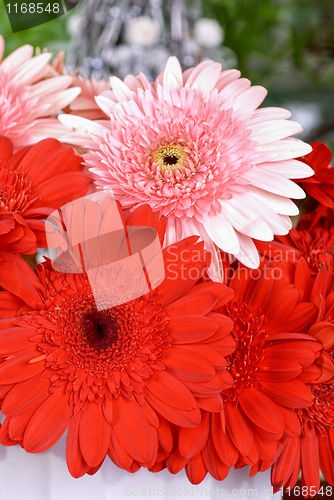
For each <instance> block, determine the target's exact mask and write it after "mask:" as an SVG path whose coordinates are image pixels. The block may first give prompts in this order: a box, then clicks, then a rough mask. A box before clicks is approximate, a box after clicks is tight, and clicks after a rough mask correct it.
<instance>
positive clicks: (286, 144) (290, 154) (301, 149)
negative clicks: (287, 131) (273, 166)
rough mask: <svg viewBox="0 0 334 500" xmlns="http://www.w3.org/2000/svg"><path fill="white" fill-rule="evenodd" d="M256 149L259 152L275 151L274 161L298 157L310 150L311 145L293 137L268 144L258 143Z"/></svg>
mask: <svg viewBox="0 0 334 500" xmlns="http://www.w3.org/2000/svg"><path fill="white" fill-rule="evenodd" d="M256 149H257V150H258V151H259V152H262V151H269V152H273V153H275V158H274V159H275V161H281V160H290V159H291V158H299V157H300V156H304V155H307V154H308V153H310V152H311V151H312V147H311V146H310V145H309V144H306V142H303V141H301V140H300V139H295V138H293V137H291V138H289V139H281V140H280V141H275V142H272V143H270V144H264V145H259V146H257V148H256Z"/></svg>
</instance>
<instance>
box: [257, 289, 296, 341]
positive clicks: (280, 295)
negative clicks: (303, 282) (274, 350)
mask: <svg viewBox="0 0 334 500" xmlns="http://www.w3.org/2000/svg"><path fill="white" fill-rule="evenodd" d="M299 298H300V292H299V290H298V289H296V288H293V287H292V285H282V286H280V287H279V288H276V289H275V290H273V292H272V294H271V296H270V301H269V302H268V303H267V305H266V307H265V308H264V310H263V314H264V315H265V317H266V318H267V321H266V331H268V332H269V333H270V332H271V331H272V330H274V328H276V327H278V326H279V325H281V324H282V323H283V322H284V321H285V320H287V319H288V318H289V317H290V315H291V313H292V312H293V310H294V309H295V307H296V305H297V304H298V302H299Z"/></svg>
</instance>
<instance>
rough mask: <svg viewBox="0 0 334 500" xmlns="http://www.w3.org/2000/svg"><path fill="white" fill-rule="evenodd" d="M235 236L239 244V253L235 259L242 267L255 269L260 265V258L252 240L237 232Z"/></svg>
mask: <svg viewBox="0 0 334 500" xmlns="http://www.w3.org/2000/svg"><path fill="white" fill-rule="evenodd" d="M236 234H237V237H238V240H239V244H240V251H239V252H238V254H237V255H236V258H237V259H238V261H239V262H241V263H242V264H244V266H247V267H249V268H251V269H257V268H258V267H259V265H260V257H259V252H258V251H257V248H256V246H255V244H254V242H253V240H252V238H249V237H248V236H245V235H244V234H241V233H238V232H236Z"/></svg>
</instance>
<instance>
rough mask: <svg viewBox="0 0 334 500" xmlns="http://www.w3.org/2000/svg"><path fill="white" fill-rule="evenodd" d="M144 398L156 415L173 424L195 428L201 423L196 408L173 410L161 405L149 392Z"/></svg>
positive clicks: (199, 413) (198, 411)
mask: <svg viewBox="0 0 334 500" xmlns="http://www.w3.org/2000/svg"><path fill="white" fill-rule="evenodd" d="M175 380H176V379H175ZM145 397H146V399H147V401H148V402H149V403H150V404H151V405H152V406H153V408H155V409H156V411H157V412H158V413H160V414H161V415H162V416H163V417H165V418H166V419H167V420H169V422H172V423H173V424H176V425H180V426H182V427H195V426H196V425H198V424H199V422H200V421H201V412H200V410H199V408H198V407H196V408H194V409H192V410H180V409H179V408H173V407H172V406H168V405H166V404H165V403H163V402H162V401H161V399H159V398H158V397H156V396H155V395H154V394H153V393H151V392H150V391H147V392H146V394H145Z"/></svg>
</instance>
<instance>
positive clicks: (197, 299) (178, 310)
mask: <svg viewBox="0 0 334 500" xmlns="http://www.w3.org/2000/svg"><path fill="white" fill-rule="evenodd" d="M216 303H217V298H216V295H214V294H213V293H208V292H198V293H197V294H196V295H194V294H191V295H187V296H185V297H182V298H181V299H179V300H176V301H175V302H173V303H172V304H170V305H169V306H168V307H167V308H165V312H166V313H167V316H169V317H170V318H175V317H176V316H182V315H186V314H192V315H193V314H195V315H198V316H205V315H206V314H207V313H209V312H210V311H212V309H213V308H214V306H215V304H216Z"/></svg>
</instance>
